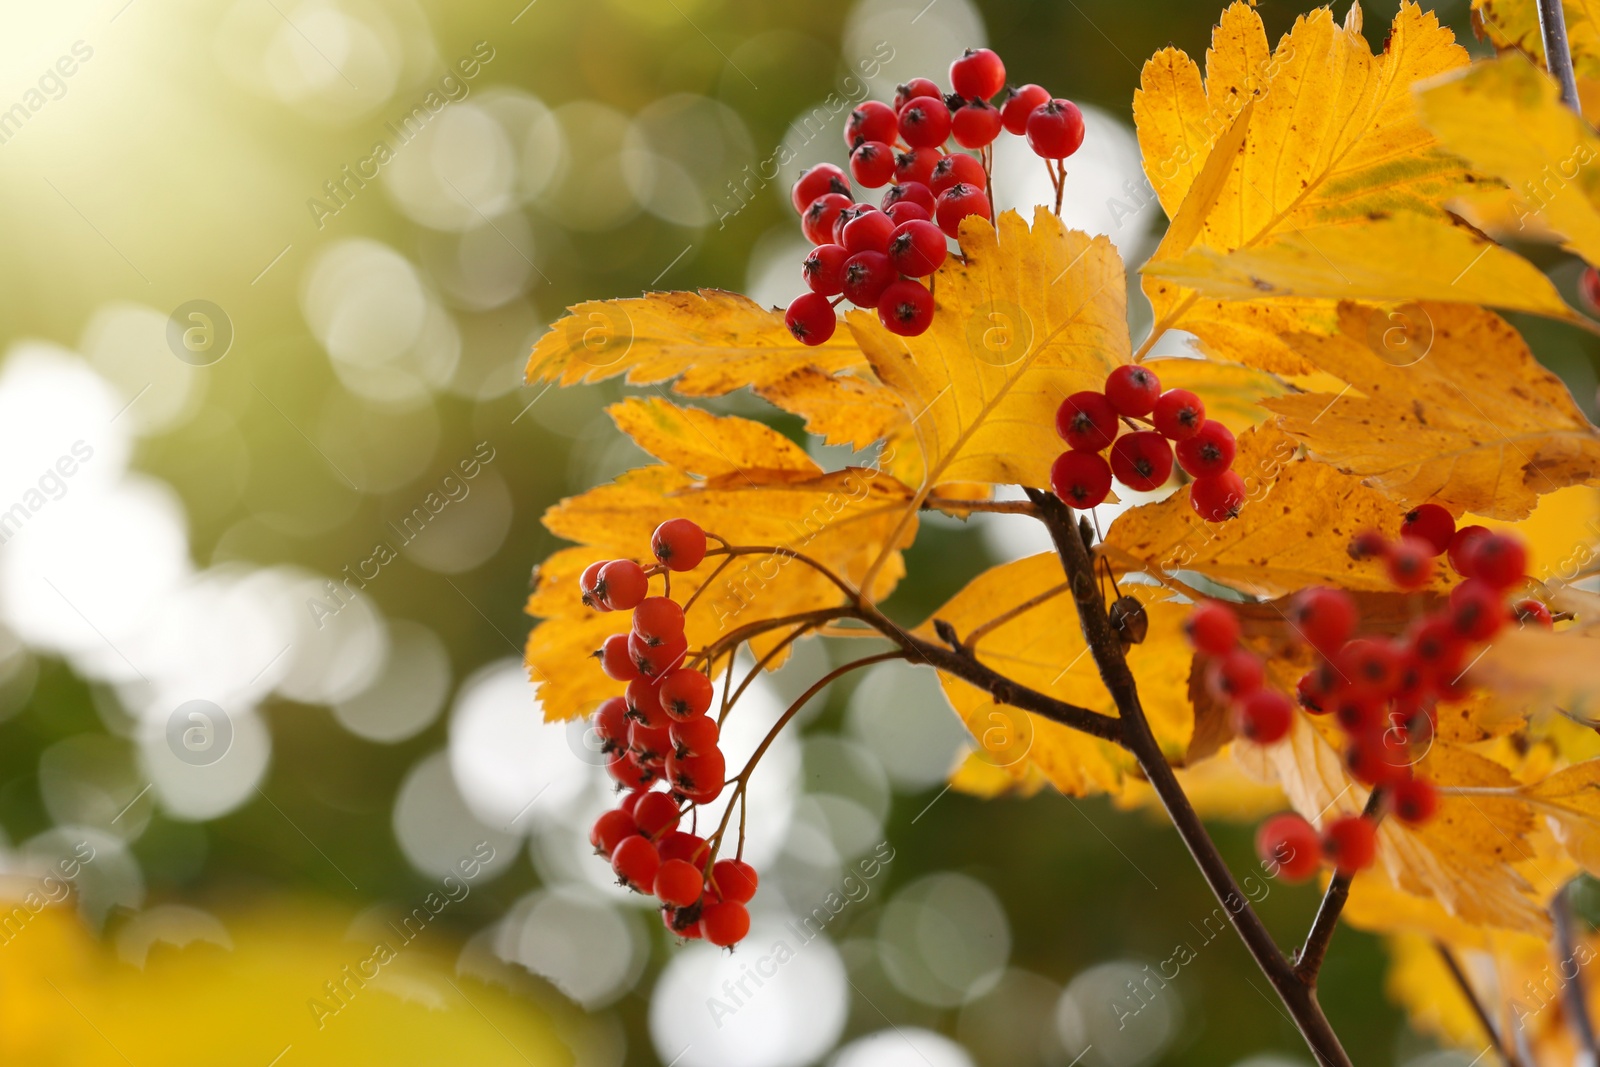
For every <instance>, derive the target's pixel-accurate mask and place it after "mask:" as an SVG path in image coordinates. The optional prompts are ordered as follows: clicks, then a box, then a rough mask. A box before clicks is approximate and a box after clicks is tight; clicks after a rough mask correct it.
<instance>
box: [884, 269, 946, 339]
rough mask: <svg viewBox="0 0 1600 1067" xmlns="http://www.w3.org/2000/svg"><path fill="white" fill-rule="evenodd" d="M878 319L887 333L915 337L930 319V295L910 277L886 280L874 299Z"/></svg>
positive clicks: (931, 317)
mask: <svg viewBox="0 0 1600 1067" xmlns="http://www.w3.org/2000/svg"><path fill="white" fill-rule="evenodd" d="M878 321H879V322H881V323H883V326H884V329H886V330H888V331H889V332H890V333H897V334H899V335H900V336H902V337H915V336H917V335H918V334H920V333H923V332H924V331H926V330H927V328H928V326H929V325H930V324H931V323H932V322H933V294H932V293H931V292H929V291H928V287H927V286H925V285H923V284H922V283H921V282H919V281H917V280H915V279H913V278H901V279H900V280H899V281H897V282H890V283H889V287H888V288H887V289H885V290H884V291H883V295H882V296H881V297H879V298H878Z"/></svg>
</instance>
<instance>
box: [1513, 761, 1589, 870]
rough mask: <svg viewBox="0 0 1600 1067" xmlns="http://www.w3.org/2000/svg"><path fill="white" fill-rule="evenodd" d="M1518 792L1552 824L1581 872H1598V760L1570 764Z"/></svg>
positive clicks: (1557, 836) (1558, 838)
mask: <svg viewBox="0 0 1600 1067" xmlns="http://www.w3.org/2000/svg"><path fill="white" fill-rule="evenodd" d="M1518 792H1519V793H1520V794H1521V795H1522V796H1524V797H1526V798H1527V799H1528V800H1529V801H1530V802H1531V803H1532V804H1533V805H1534V806H1535V807H1536V808H1537V809H1538V810H1539V812H1540V813H1541V814H1543V815H1545V816H1546V817H1548V818H1549V819H1550V820H1551V821H1552V823H1553V824H1554V825H1553V826H1552V830H1553V832H1554V833H1555V835H1556V838H1557V840H1559V841H1560V842H1561V844H1562V847H1564V848H1565V849H1566V850H1567V852H1568V854H1569V855H1571V856H1572V858H1573V859H1574V860H1576V861H1577V863H1578V864H1579V865H1580V866H1582V867H1583V869H1584V870H1586V871H1588V872H1589V873H1590V874H1597V873H1600V759H1593V760H1585V761H1584V762H1583V763H1578V764H1574V765H1573V766H1571V767H1568V768H1566V769H1565V770H1562V771H1557V772H1556V773H1555V774H1552V775H1550V776H1549V777H1548V778H1544V779H1542V780H1540V781H1538V782H1533V783H1531V784H1528V785H1524V786H1522V787H1521V788H1520V789H1519V790H1518Z"/></svg>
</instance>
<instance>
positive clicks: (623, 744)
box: [594, 697, 628, 752]
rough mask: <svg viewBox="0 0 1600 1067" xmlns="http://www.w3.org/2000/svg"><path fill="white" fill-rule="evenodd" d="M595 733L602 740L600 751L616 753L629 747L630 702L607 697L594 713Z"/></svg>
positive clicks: (619, 698)
mask: <svg viewBox="0 0 1600 1067" xmlns="http://www.w3.org/2000/svg"><path fill="white" fill-rule="evenodd" d="M594 732H595V734H596V735H597V736H598V737H599V738H600V751H602V752H616V751H619V750H621V749H625V748H627V747H628V702H627V701H625V700H623V699H622V698H621V697H607V698H606V699H605V700H603V701H601V702H600V706H599V707H598V708H596V709H595V712H594Z"/></svg>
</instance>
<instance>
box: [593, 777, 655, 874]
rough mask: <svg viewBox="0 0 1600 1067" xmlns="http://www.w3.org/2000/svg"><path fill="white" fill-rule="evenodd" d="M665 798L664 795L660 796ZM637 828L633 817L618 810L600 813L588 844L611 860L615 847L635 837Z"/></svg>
mask: <svg viewBox="0 0 1600 1067" xmlns="http://www.w3.org/2000/svg"><path fill="white" fill-rule="evenodd" d="M660 795H661V796H666V794H665V793H662V794H660ZM638 833H639V827H638V826H637V825H635V824H634V821H633V816H632V815H629V814H628V813H627V812H625V811H622V810H620V809H618V808H612V809H611V810H610V811H607V812H603V813H601V815H600V817H599V818H598V819H596V820H595V821H594V829H592V830H590V831H589V844H591V845H593V846H594V850H595V852H596V853H598V854H599V855H602V856H604V857H606V858H607V859H610V858H611V853H613V852H615V851H616V849H617V846H618V845H620V844H622V842H623V841H625V840H626V839H628V838H630V837H636V836H637V835H638Z"/></svg>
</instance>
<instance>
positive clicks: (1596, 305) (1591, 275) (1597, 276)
mask: <svg viewBox="0 0 1600 1067" xmlns="http://www.w3.org/2000/svg"><path fill="white" fill-rule="evenodd" d="M1578 295H1579V296H1580V297H1582V298H1583V302H1584V305H1585V306H1587V307H1588V309H1589V314H1591V315H1593V314H1595V313H1596V312H1597V311H1600V271H1596V270H1595V269H1594V268H1593V267H1585V268H1583V275H1582V276H1581V277H1580V278H1579V279H1578Z"/></svg>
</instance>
